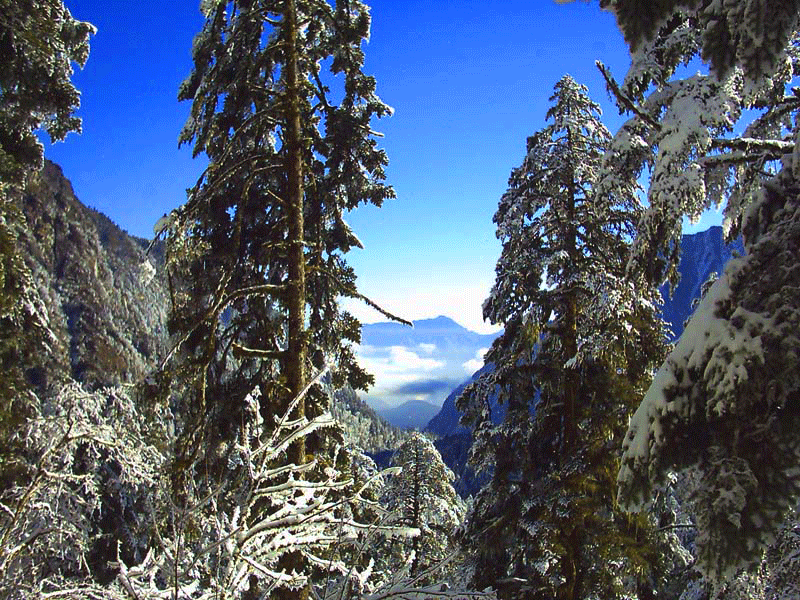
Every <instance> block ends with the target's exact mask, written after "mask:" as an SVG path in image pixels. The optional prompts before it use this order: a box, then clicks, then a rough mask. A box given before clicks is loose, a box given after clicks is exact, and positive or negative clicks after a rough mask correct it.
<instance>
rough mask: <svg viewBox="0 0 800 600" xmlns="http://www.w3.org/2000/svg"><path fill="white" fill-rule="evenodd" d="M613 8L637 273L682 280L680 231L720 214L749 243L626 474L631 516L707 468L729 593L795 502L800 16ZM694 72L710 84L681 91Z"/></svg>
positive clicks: (703, 310) (705, 488) (638, 432)
mask: <svg viewBox="0 0 800 600" xmlns="http://www.w3.org/2000/svg"><path fill="white" fill-rule="evenodd" d="M608 5H609V6H611V7H612V8H614V9H615V10H616V13H617V18H618V20H619V23H620V26H621V27H622V29H623V31H625V32H626V37H627V38H628V39H629V42H630V43H631V44H632V49H633V52H632V58H633V60H632V66H631V70H630V71H629V73H628V75H627V77H626V78H625V81H624V82H623V84H622V85H621V86H620V85H618V84H617V83H616V82H615V81H613V79H611V78H610V76H608V74H607V71H606V75H607V78H608V81H609V86H610V88H611V89H612V91H614V93H615V94H616V96H617V98H618V101H619V104H620V107H621V108H623V109H625V110H627V111H629V112H631V113H632V116H631V118H630V119H629V121H628V122H627V123H626V124H625V125H624V126H623V127H622V129H621V130H620V132H619V133H618V134H617V135H616V136H615V141H614V143H613V145H612V149H611V151H610V153H609V156H608V158H607V165H606V169H605V171H606V176H605V180H606V181H610V182H614V181H617V180H618V179H619V177H620V175H623V176H627V177H628V180H629V181H631V180H632V179H635V178H636V177H638V175H639V173H640V172H641V170H642V169H643V167H647V168H648V169H649V170H650V172H651V175H650V186H649V190H648V198H649V200H650V208H649V209H648V212H647V214H646V215H645V218H644V219H643V220H642V222H641V224H640V226H639V232H640V236H639V240H637V247H638V248H637V253H636V255H635V258H636V261H634V264H633V265H632V267H633V268H634V269H638V268H642V269H643V270H644V272H645V273H646V274H647V275H648V276H649V278H650V279H651V280H652V281H655V282H660V281H661V279H663V277H664V274H665V272H666V273H667V274H670V271H672V273H673V274H674V266H675V264H676V262H675V261H676V260H677V251H678V247H677V244H676V241H677V236H678V235H679V234H680V227H681V220H682V218H683V217H684V216H690V217H692V216H697V215H699V213H700V212H702V210H704V209H705V208H706V207H708V206H713V205H718V206H719V205H722V206H723V207H724V210H725V214H726V226H727V230H728V234H729V235H736V234H738V233H741V234H742V236H743V241H744V246H745V251H746V255H745V256H744V257H741V258H738V259H735V260H732V261H731V262H730V263H729V264H728V266H727V267H726V269H725V272H724V274H723V275H722V276H721V277H720V279H719V280H718V281H717V282H715V283H714V284H713V286H711V288H710V290H709V291H708V293H707V295H706V297H705V299H704V300H703V301H702V302H701V303H700V305H699V306H698V308H697V310H696V312H695V315H694V316H693V317H692V319H691V321H690V322H689V326H688V327H687V329H686V331H684V334H683V335H682V336H681V339H680V340H679V342H678V344H677V345H676V347H675V349H674V350H673V352H672V353H671V354H670V356H669V357H668V359H667V361H666V362H665V363H664V364H663V366H662V367H661V369H660V371H659V373H658V375H657V376H656V378H655V380H654V383H653V385H652V387H651V388H650V390H649V391H648V393H647V395H646V396H645V398H644V401H643V402H642V405H641V406H640V407H639V410H638V411H637V413H636V415H635V417H634V418H633V420H632V421H631V426H630V430H629V433H628V436H627V437H626V441H625V445H624V450H625V454H624V458H623V468H622V469H621V471H620V474H619V486H620V493H621V500H622V501H623V502H625V503H626V504H627V505H628V506H630V507H632V508H642V507H643V506H644V503H645V501H646V500H647V499H648V498H650V497H651V496H652V491H653V489H654V486H656V485H659V484H660V483H662V482H663V480H664V478H665V476H666V474H667V473H668V472H670V471H671V470H676V469H681V468H684V467H688V466H696V467H697V468H698V470H699V472H700V473H701V475H702V476H701V479H700V484H699V487H698V489H697V491H696V493H695V495H694V501H693V510H694V513H695V518H696V520H697V523H698V530H699V531H698V538H697V553H698V565H699V567H700V568H701V570H702V571H703V572H704V573H705V574H706V575H707V576H709V577H710V578H711V579H713V580H714V581H716V582H717V583H719V582H721V581H722V580H723V579H725V578H727V577H729V576H731V575H732V574H733V573H735V572H736V570H737V568H738V567H742V566H752V565H756V564H758V563H759V562H760V561H761V557H762V555H763V552H764V549H765V546H766V544H768V543H769V542H771V541H772V540H773V539H774V537H775V535H776V532H777V531H778V529H779V528H780V526H781V524H782V522H783V520H784V518H785V516H786V515H787V514H788V512H789V510H790V509H791V507H793V506H794V505H795V504H796V502H797V496H798V492H800V476H798V473H797V468H796V465H797V460H798V453H799V452H800V450H798V448H800V440H798V437H797V433H796V432H797V425H798V418H800V417H799V416H798V413H800V408H798V400H797V398H798V383H797V380H796V377H794V373H795V371H796V361H795V358H794V357H795V356H796V352H797V350H796V348H797V345H798V339H797V335H796V326H795V323H796V322H797V318H798V317H797V315H798V306H799V304H798V303H799V302H800V301H799V300H798V295H797V293H796V289H797V282H798V279H797V274H796V270H795V269H794V267H792V266H790V265H792V264H794V262H795V258H794V257H796V256H797V252H798V238H797V224H796V223H797V218H798V216H797V193H796V190H797V181H798V174H800V168H798V164H800V160H798V154H797V144H796V140H797V131H798V129H797V118H798V110H800V102H798V99H797V96H796V94H794V93H787V92H786V88H787V86H788V85H790V84H791V83H792V82H793V80H794V78H795V75H796V73H797V70H798V64H800V62H799V61H798V46H797V43H796V40H797V30H798V25H799V24H800V21H799V19H800V6H798V4H797V3H796V2H777V3H770V5H769V10H767V9H766V7H767V5H766V4H764V3H760V2H750V1H748V2H735V3H708V2H664V3H660V4H659V9H658V10H657V11H655V12H654V13H653V14H649V13H648V12H647V11H644V12H641V13H640V14H638V15H635V14H634V12H635V11H633V10H632V7H633V5H632V3H629V2H626V1H618V2H609V3H608ZM697 57H700V58H702V59H704V60H705V61H707V63H708V66H709V73H708V74H698V75H694V76H692V77H688V78H685V79H681V78H676V77H675V76H674V74H675V68H676V66H678V65H679V64H681V63H686V62H688V61H690V60H693V59H695V58H697ZM745 109H750V110H749V111H747V112H744V111H745ZM734 130H742V131H743V133H742V135H740V136H736V137H734V136H732V135H731V132H732V131H734ZM778 171H779V172H778ZM673 281H674V278H673Z"/></svg>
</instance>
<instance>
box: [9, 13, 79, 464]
mask: <svg viewBox="0 0 800 600" xmlns="http://www.w3.org/2000/svg"><path fill="white" fill-rule="evenodd" d="M0 14H2V15H3V17H2V19H0V39H2V40H3V42H2V44H0V65H2V67H0V365H1V366H0V447H2V450H0V472H1V471H3V470H4V462H5V461H4V458H3V457H2V455H3V454H4V452H5V450H6V449H9V448H10V445H9V444H10V440H9V437H8V436H10V435H11V434H12V433H13V430H14V429H15V428H16V427H18V426H19V425H20V424H21V423H22V418H23V416H24V415H25V414H26V413H27V408H28V407H26V406H24V404H25V402H24V399H25V398H26V397H27V393H26V392H25V389H26V381H25V377H24V375H23V373H22V368H21V367H22V365H24V364H32V363H31V361H30V360H28V359H29V358H30V357H31V356H35V355H36V354H37V353H38V352H40V351H41V347H42V346H41V345H42V344H43V343H46V323H45V322H43V320H42V319H41V318H40V316H41V312H40V311H39V310H38V309H37V307H36V303H37V301H36V296H35V294H34V293H32V292H31V281H30V273H29V271H28V269H27V268H26V267H25V265H24V264H23V261H22V259H21V257H20V255H19V252H18V250H17V247H16V240H17V235H18V228H19V227H22V226H23V217H22V214H21V212H20V210H19V208H18V206H17V203H16V201H17V198H16V197H15V196H16V195H17V193H18V192H20V191H21V189H22V187H23V185H24V183H25V182H26V181H27V180H28V179H29V178H30V176H31V175H32V174H34V173H36V172H37V171H39V170H40V169H41V168H42V159H43V150H42V144H41V142H40V141H39V139H38V138H37V132H39V131H40V130H44V131H45V132H47V134H48V135H49V136H50V139H51V141H59V140H63V139H64V138H65V137H66V136H67V134H68V133H70V132H73V131H75V132H80V129H81V120H80V118H79V117H77V116H75V114H74V112H75V110H77V108H78V107H79V106H80V94H79V92H78V90H77V89H75V86H74V85H73V84H72V80H71V77H72V74H73V64H77V65H79V66H83V65H84V64H85V62H86V60H87V58H88V56H89V36H90V35H91V34H92V33H94V31H95V28H94V26H92V25H91V24H89V23H85V22H82V21H78V20H76V19H74V18H73V17H72V15H71V14H70V12H69V10H67V8H66V7H65V6H64V4H63V2H61V0H33V1H31V2H26V3H20V2H15V1H13V0H2V1H0ZM0 477H2V475H0Z"/></svg>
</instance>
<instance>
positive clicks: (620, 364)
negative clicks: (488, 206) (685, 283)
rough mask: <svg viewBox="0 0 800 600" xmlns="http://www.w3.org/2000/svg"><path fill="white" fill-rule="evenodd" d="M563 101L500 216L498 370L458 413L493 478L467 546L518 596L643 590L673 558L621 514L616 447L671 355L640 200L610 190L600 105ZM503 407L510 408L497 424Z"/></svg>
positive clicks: (571, 95)
mask: <svg viewBox="0 0 800 600" xmlns="http://www.w3.org/2000/svg"><path fill="white" fill-rule="evenodd" d="M551 102H552V107H551V108H550V110H549V111H548V113H547V118H548V120H549V121H550V123H549V124H548V125H547V126H546V127H545V128H544V129H543V130H541V131H539V132H537V133H536V134H534V135H533V136H531V137H530V138H529V139H528V152H527V155H526V157H525V159H524V161H523V163H522V165H521V166H520V167H519V168H516V169H514V170H513V171H512V174H511V177H510V179H509V188H508V191H507V192H506V193H505V194H504V195H503V197H502V199H501V200H500V205H499V208H498V210H497V213H496V214H495V217H494V221H495V223H496V224H497V235H498V237H499V238H500V239H501V241H502V243H503V251H502V254H501V256H500V259H499V261H498V263H497V278H496V281H495V285H494V287H493V289H492V292H491V295H490V296H489V298H488V299H487V300H486V302H485V303H484V316H485V318H487V319H489V320H490V321H491V322H492V323H495V324H502V325H503V326H504V327H505V330H504V333H503V334H502V335H501V336H500V337H499V338H498V339H497V340H496V341H495V343H494V344H493V346H492V348H491V349H490V350H489V352H488V354H487V355H486V360H487V362H492V363H494V365H495V370H494V371H493V372H491V373H487V374H485V375H483V376H482V377H481V378H479V379H478V380H477V381H476V382H474V383H472V384H470V385H469V386H467V388H466V389H465V391H464V393H463V394H462V396H461V397H460V398H459V400H458V401H457V405H458V407H459V409H460V410H462V411H463V412H464V419H463V420H464V422H465V424H467V425H469V426H471V427H472V428H473V429H474V435H475V444H474V446H473V456H472V460H473V462H474V463H475V464H476V465H477V466H478V467H479V468H482V469H484V470H489V471H491V472H492V478H491V481H490V482H489V484H488V485H487V486H486V487H485V488H484V489H483V490H481V492H480V493H479V494H478V497H477V498H476V500H475V503H474V507H473V509H472V510H471V512H470V514H469V515H468V522H467V533H466V537H467V539H469V547H470V548H472V556H473V559H474V561H475V564H474V568H475V574H474V582H475V583H476V584H477V586H478V587H483V586H486V585H493V586H496V587H497V588H498V589H499V590H500V591H501V595H504V596H505V597H514V598H522V597H524V598H553V597H557V598H569V599H575V598H589V597H594V596H595V595H600V596H606V595H615V594H617V595H618V594H622V593H629V594H635V593H636V591H637V589H645V588H648V587H652V586H653V585H655V582H654V581H652V580H651V579H652V578H653V577H654V574H653V573H652V571H651V569H652V568H653V566H655V565H656V564H657V562H658V554H659V552H658V549H657V547H656V544H655V539H654V538H653V537H652V532H651V530H650V528H649V526H648V524H647V522H646V520H644V519H633V518H627V517H625V516H624V515H623V514H622V513H621V512H620V511H619V510H618V509H617V507H616V490H615V487H616V486H615V485H614V478H615V474H616V470H617V468H618V458H617V453H616V448H618V445H619V443H620V441H621V439H622V435H623V433H624V431H625V426H626V424H627V419H628V415H629V414H630V412H631V411H632V410H633V408H634V407H635V406H636V404H637V403H638V402H639V401H640V399H641V396H642V394H643V393H644V390H645V389H646V386H647V384H648V383H649V381H650V374H651V369H652V368H653V367H654V366H655V364H656V361H657V360H660V359H661V357H662V356H663V354H662V352H663V349H662V344H663V339H664V336H663V330H662V324H661V321H660V319H659V318H658V317H657V315H656V309H655V304H656V301H657V299H658V296H657V292H656V291H655V290H654V289H653V288H651V287H648V286H646V285H645V286H640V287H634V286H633V284H632V283H631V282H630V281H628V280H627V279H626V277H625V266H626V263H627V260H628V251H629V243H630V240H631V239H632V237H633V233H634V226H635V224H636V222H637V219H638V217H639V214H640V207H639V204H638V201H637V199H636V196H635V195H633V194H632V193H630V190H625V189H624V188H619V189H617V190H610V191H606V192H605V193H603V194H599V193H597V192H596V190H595V181H596V178H597V175H598V170H599V167H600V164H601V161H602V157H603V154H604V152H605V150H606V148H607V146H608V144H609V142H610V139H611V136H610V134H609V132H608V130H607V129H606V128H605V126H604V125H603V124H602V122H601V120H600V109H599V107H598V106H597V105H596V104H595V103H594V102H592V101H591V100H590V98H589V97H588V95H587V91H586V88H585V87H583V86H581V85H579V84H577V83H576V82H575V81H574V80H573V79H572V78H571V77H569V76H565V77H564V78H562V79H561V80H560V81H559V82H558V83H557V84H556V86H555V91H554V94H553V96H552V97H551ZM492 399H494V401H496V402H499V403H501V404H504V405H505V406H506V408H507V410H506V415H505V418H504V419H503V421H502V423H501V424H500V425H497V426H495V425H493V423H492V418H491V414H490V412H491V400H492ZM609 565H613V568H611V569H609Z"/></svg>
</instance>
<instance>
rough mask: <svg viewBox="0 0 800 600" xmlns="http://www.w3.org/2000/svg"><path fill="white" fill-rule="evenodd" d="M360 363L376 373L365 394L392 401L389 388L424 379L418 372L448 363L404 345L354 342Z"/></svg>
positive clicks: (427, 371)
mask: <svg viewBox="0 0 800 600" xmlns="http://www.w3.org/2000/svg"><path fill="white" fill-rule="evenodd" d="M356 355H357V358H358V362H359V364H360V365H361V366H362V367H363V368H364V369H366V371H367V372H368V373H372V374H373V375H375V386H374V387H373V388H371V389H370V390H369V393H368V394H367V395H368V396H373V397H376V398H381V399H383V400H384V401H387V402H389V403H393V398H391V395H392V392H393V391H394V390H397V389H398V388H400V387H402V386H403V385H406V384H409V383H414V382H416V381H423V380H424V379H426V377H423V376H422V375H421V374H423V373H430V372H431V371H436V370H438V369H443V368H444V367H446V366H447V363H446V362H445V361H442V360H436V359H433V358H425V357H422V356H420V355H419V354H417V353H416V352H414V350H413V349H410V348H406V347H405V346H390V347H388V348H380V347H376V346H367V345H365V346H356Z"/></svg>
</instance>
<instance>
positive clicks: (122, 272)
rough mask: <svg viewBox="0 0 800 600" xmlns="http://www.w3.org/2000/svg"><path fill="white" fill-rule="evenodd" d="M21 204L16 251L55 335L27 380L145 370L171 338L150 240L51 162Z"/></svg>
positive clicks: (100, 378) (118, 377) (98, 382)
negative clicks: (91, 201)
mask: <svg viewBox="0 0 800 600" xmlns="http://www.w3.org/2000/svg"><path fill="white" fill-rule="evenodd" d="M19 204H20V208H21V209H22V212H23V214H24V217H25V223H24V226H23V227H22V228H21V231H19V251H20V254H21V255H22V257H23V259H24V260H25V262H26V263H27V266H28V268H29V269H30V271H31V273H32V276H33V282H34V287H35V289H36V291H37V293H38V295H39V296H40V297H41V299H42V301H43V304H44V306H45V308H46V311H47V318H48V321H49V326H50V329H51V330H52V332H53V333H54V334H55V339H53V340H51V343H50V347H49V356H47V357H46V360H42V361H41V362H40V364H38V365H30V368H29V370H28V377H29V379H30V380H31V381H32V382H33V383H34V384H36V385H37V386H38V387H40V388H46V387H50V386H51V385H56V384H58V383H61V382H63V381H64V380H65V379H67V378H72V379H75V380H77V381H79V382H81V383H84V384H86V385H87V386H89V387H90V388H98V387H101V386H105V385H113V384H118V383H124V382H131V381H134V380H136V379H137V378H139V377H141V376H142V375H143V374H144V373H146V372H147V371H148V370H149V369H151V368H152V367H153V366H154V365H155V364H156V362H157V360H158V359H159V357H161V356H163V354H164V351H165V348H166V345H167V331H166V319H167V303H168V296H167V289H166V284H165V279H164V277H163V276H162V273H160V272H159V270H160V264H159V263H160V261H159V259H158V258H157V257H154V256H153V254H151V255H149V256H148V255H147V254H146V248H147V245H148V242H147V241H145V240H142V239H138V238H134V237H132V236H129V235H128V234H127V233H125V232H124V231H122V230H121V229H120V228H119V227H117V226H116V225H115V224H114V223H112V222H111V221H110V220H109V219H108V218H107V217H106V216H105V215H103V214H101V213H99V212H97V211H95V210H93V209H91V208H88V207H86V206H84V205H83V204H81V202H80V201H79V200H78V198H76V196H75V193H74V191H73V189H72V185H71V184H70V182H69V181H68V180H67V179H66V178H65V177H64V174H63V173H62V171H61V168H60V167H59V166H57V165H55V164H54V163H52V162H49V161H47V162H46V163H45V166H44V169H43V170H42V172H41V173H40V175H39V176H38V177H37V178H36V179H35V180H34V181H33V182H32V183H31V184H30V185H29V186H28V187H27V188H26V190H25V192H24V193H23V195H22V197H21V198H19ZM40 358H44V357H40Z"/></svg>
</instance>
